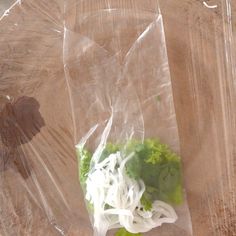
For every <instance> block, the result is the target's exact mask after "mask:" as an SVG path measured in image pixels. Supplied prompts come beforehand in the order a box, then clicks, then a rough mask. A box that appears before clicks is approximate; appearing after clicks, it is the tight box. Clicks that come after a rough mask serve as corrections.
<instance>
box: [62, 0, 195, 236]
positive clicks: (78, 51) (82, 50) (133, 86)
mask: <svg viewBox="0 0 236 236" xmlns="http://www.w3.org/2000/svg"><path fill="white" fill-rule="evenodd" d="M109 3H110V4H108V3H107V2H106V1H96V2H95V1H86V2H85V1H76V2H75V3H74V5H73V4H72V5H71V4H70V5H68V6H67V7H68V8H66V9H67V11H66V13H67V15H68V16H69V19H68V21H67V22H66V30H65V36H64V53H63V55H64V65H65V67H64V69H65V76H66V80H67V85H68V89H69V93H70V99H71V109H72V111H73V123H74V130H75V134H74V135H75V144H76V148H77V153H78V158H79V166H80V172H82V173H80V181H81V185H82V187H83V189H84V194H85V198H86V199H87V200H88V201H87V202H88V210H89V212H90V218H91V220H92V223H93V225H94V235H98V236H103V235H105V234H106V232H107V230H108V229H112V228H119V227H122V226H123V227H125V226H126V229H127V230H129V231H130V232H132V233H138V232H146V231H150V230H151V229H152V228H154V226H152V227H150V228H149V226H148V227H147V228H145V227H144V226H142V227H143V228H142V227H141V226H137V225H138V224H136V223H133V222H132V223H131V224H132V226H133V227H131V225H126V223H127V221H129V220H127V219H126V220H124V219H123V218H125V217H126V216H124V215H126V214H129V213H130V212H131V211H133V214H136V213H134V212H135V210H130V209H131V208H132V207H133V205H132V204H134V203H133V202H132V201H134V202H135V196H133V199H132V197H131V199H130V198H129V197H128V195H129V194H130V191H129V190H130V189H132V188H135V186H136V190H134V191H133V194H134V195H135V194H139V196H138V197H137V196H136V197H137V198H138V199H139V202H140V199H141V196H142V193H143V191H144V190H143V189H142V187H140V185H142V177H140V178H141V180H139V181H136V180H135V181H134V182H132V181H133V180H131V179H132V178H129V177H127V174H126V173H125V171H124V170H123V169H122V166H123V167H124V166H125V167H124V169H126V170H127V168H128V166H130V169H129V171H130V172H132V171H133V170H132V168H135V164H137V163H135V161H138V160H137V157H135V155H136V154H137V152H135V150H134V149H137V148H142V146H145V147H144V148H147V146H148V145H150V146H152V145H154V146H155V145H157V148H160V147H161V145H159V142H160V143H162V144H166V145H168V146H169V147H170V148H171V149H172V150H174V151H175V152H179V138H178V131H177V124H176V117H175V110H174V105H173V97H172V88H171V80H170V73H169V66H168V59H167V52H166V45H165V37H164V30H163V23H162V16H161V14H160V11H159V8H158V4H157V2H156V1H150V5H149V6H147V5H145V6H146V7H144V5H142V4H140V3H142V2H140V3H139V2H137V3H135V4H133V5H132V6H129V5H127V4H122V2H120V3H119V4H118V3H117V2H116V1H110V2H109ZM91 6H93V7H91ZM73 16H74V19H73ZM157 143H158V144H157ZM158 145H159V146H158ZM163 146H164V145H163ZM155 148H156V146H155ZM167 149H168V148H167ZM168 150H169V149H168ZM152 151H153V150H152V149H150V150H149V149H148V151H147V152H152ZM165 151H166V150H165ZM134 152H135V154H134ZM144 152H145V151H144ZM160 152H162V151H160ZM132 155H133V156H132ZM160 155H164V154H163V153H162V154H160ZM173 155H174V154H173ZM141 156H142V155H141ZM135 158H136V159H135ZM139 158H143V156H142V157H139ZM88 159H89V160H88ZM90 159H91V160H90ZM122 161H123V163H122ZM149 161H150V160H149ZM165 164H167V165H169V164H170V162H168V161H167V162H166V163H165ZM101 165H104V166H103V167H101ZM109 165H111V166H109ZM114 165H117V166H118V167H119V168H118V169H117V168H115V169H114ZM140 165H145V164H140ZM108 166H109V167H108ZM112 166H113V167H112ZM86 168H89V172H88V173H84V171H85V170H84V169H86ZM109 168H111V169H112V170H113V174H111V175H108V176H107V173H108V172H109V171H108V169H109ZM145 168H146V169H145ZM145 168H144V169H142V170H139V171H144V172H145V171H146V172H148V171H149V169H148V168H149V166H148V165H147V166H146V167H145ZM150 168H152V167H151V165H150ZM170 168H172V167H170ZM111 169H110V171H112V170H111ZM87 171H88V170H87ZM119 171H121V172H122V171H123V172H122V173H123V174H122V176H120V177H117V179H113V177H114V176H118V175H119V174H117V173H118V172H119ZM135 171H136V170H135ZM135 171H134V172H135ZM150 171H153V170H151V169H150ZM178 171H180V170H179V169H178ZM115 172H116V173H115ZM156 172H158V169H156ZM160 173H161V171H160ZM168 173H169V172H168ZM132 174H133V173H132ZM135 174H137V173H136V172H135V173H134V175H135ZM147 175H148V174H147ZM160 175H161V174H160ZM104 176H106V177H104ZM150 176H151V174H150ZM150 176H149V177H146V178H149V179H150ZM100 177H101V179H100ZM126 177H127V178H128V179H127V178H126ZM103 178H104V179H103ZM107 178H108V179H109V178H111V179H113V180H111V181H112V183H111V184H110V185H109V183H107V182H106V180H107ZM115 178H116V177H115ZM144 178H145V177H144ZM153 178H157V177H156V176H155V175H154V177H153ZM167 178H168V177H167ZM176 178H177V180H176V181H179V178H180V177H176ZM173 179H174V178H173ZM173 179H172V182H173ZM104 181H105V182H104ZM113 181H114V182H113ZM116 181H117V182H119V183H123V184H124V186H123V187H122V186H121V185H122V184H121V185H119V186H118V187H117V188H118V189H120V191H124V192H123V194H124V195H125V196H124V197H122V196H120V198H121V199H122V200H121V202H120V200H115V196H117V195H118V194H119V190H117V189H116V188H115V187H114V185H115V184H114V183H115V182H116ZM129 181H130V182H131V183H130V186H129V187H127V186H125V183H126V182H129ZM156 181H159V180H158V179H156ZM140 182H141V183H140ZM107 184H108V185H109V186H110V187H108V188H107V189H108V190H107V189H106V190H105V192H103V190H102V187H99V186H100V185H104V186H105V185H107ZM145 184H146V183H145ZM180 185H181V184H180ZM90 186H91V187H90ZM158 186H159V185H158ZM112 187H114V188H112ZM175 187H176V186H175ZM109 188H110V190H111V189H113V190H111V191H110V193H109ZM126 188H127V189H126ZM95 189H96V190H95ZM115 189H116V190H115ZM121 189H123V190H121ZM124 189H126V190H127V192H126V190H124ZM140 189H142V190H140ZM145 189H147V187H146V186H145ZM93 191H95V192H93ZM112 191H114V192H113V193H111V192H112ZM115 191H117V192H115ZM181 191H182V190H180V192H181ZM100 192H102V193H100ZM131 192H132V191H131ZM180 192H179V194H181V193H180ZM103 194H104V196H103V197H102V195H103ZM109 194H111V195H112V196H110V197H109V200H104V201H102V200H101V201H99V200H97V199H100V198H107V196H108V195H109ZM165 194H166V193H165ZM95 195H96V196H97V197H95ZM160 198H161V197H160ZM161 199H163V198H161ZM161 199H159V200H161ZM164 199H166V198H164ZM126 200H127V201H128V203H126V205H127V204H128V205H129V204H131V205H132V207H130V208H129V210H130V211H129V212H122V211H125V210H127V208H126V207H125V206H126V205H125V203H124V202H125V201H126ZM156 200H158V199H156ZM114 201H116V202H114ZM129 201H130V202H129ZM136 201H137V199H136ZM131 202H132V203H131ZM108 203H110V205H109V204H108ZM164 203H165V202H162V203H160V204H164ZM99 204H100V205H99ZM153 204H154V203H153ZM155 204H157V202H156V203H155ZM111 205H112V206H111ZM134 205H135V204H134ZM142 206H143V205H142ZM142 206H140V207H142ZM169 206H170V205H168V207H169ZM158 207H160V206H158ZM100 208H101V209H100ZM170 208H171V209H170V211H171V213H170V212H168V214H169V215H172V219H171V222H172V223H173V222H175V221H176V219H174V220H173V217H174V218H175V216H173V214H174V215H175V213H173V212H174V209H172V207H171V206H170ZM99 209H100V210H99ZM132 209H133V208H132ZM158 209H159V208H158ZM118 211H119V213H118ZM175 211H176V213H177V216H178V220H177V221H176V222H175V224H174V225H171V224H168V225H166V226H164V227H161V228H157V229H156V231H153V233H150V235H155V234H156V233H158V234H159V235H177V234H179V235H180V234H181V235H183V234H184V235H191V223H190V217H189V212H188V208H187V205H186V202H182V204H181V205H180V206H178V207H176V208H175ZM104 212H106V213H104ZM120 212H121V213H120ZM149 212H150V211H149ZM168 214H167V215H168ZM154 215H155V214H153V216H154ZM122 217H123V218H122ZM159 217H160V219H159V220H157V222H159V221H163V222H165V220H164V218H165V215H160V216H159ZM166 217H167V216H166ZM118 218H119V219H118ZM121 218H122V219H121ZM131 218H132V217H131ZM154 218H155V217H154ZM167 218H168V217H167ZM144 220H145V219H143V221H144ZM168 220H169V218H168V219H167V220H166V223H167V222H168ZM157 225H158V223H157ZM135 227H136V228H138V229H139V230H138V229H136V230H135V229H134V228H135Z"/></svg>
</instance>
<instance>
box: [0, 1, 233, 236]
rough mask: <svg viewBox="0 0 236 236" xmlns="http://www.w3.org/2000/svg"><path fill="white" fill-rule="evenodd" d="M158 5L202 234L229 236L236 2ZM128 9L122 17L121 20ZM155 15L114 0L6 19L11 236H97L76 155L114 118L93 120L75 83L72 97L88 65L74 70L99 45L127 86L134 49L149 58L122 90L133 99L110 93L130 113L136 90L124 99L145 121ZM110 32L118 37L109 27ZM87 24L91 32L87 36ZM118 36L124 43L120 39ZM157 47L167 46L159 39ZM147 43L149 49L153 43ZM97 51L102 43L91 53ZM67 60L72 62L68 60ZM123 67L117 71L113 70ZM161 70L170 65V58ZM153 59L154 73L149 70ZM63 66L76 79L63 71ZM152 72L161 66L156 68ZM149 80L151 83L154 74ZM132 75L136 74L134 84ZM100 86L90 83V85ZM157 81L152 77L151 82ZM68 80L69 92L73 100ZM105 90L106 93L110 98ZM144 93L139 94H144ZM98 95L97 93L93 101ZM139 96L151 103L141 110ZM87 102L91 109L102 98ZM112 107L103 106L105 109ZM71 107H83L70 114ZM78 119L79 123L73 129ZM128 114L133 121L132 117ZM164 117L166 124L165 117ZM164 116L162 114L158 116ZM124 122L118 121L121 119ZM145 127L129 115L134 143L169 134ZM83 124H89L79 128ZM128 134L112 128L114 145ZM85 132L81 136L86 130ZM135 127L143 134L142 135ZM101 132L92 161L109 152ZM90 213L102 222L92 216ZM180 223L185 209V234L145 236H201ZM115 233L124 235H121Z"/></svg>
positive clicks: (5, 204) (0, 169)
mask: <svg viewBox="0 0 236 236" xmlns="http://www.w3.org/2000/svg"><path fill="white" fill-rule="evenodd" d="M7 1H8V0H3V1H0V11H3V10H2V8H1V7H3V9H6V7H7V5H5V4H3V2H7ZM12 2H14V1H12ZM9 3H10V0H9ZM160 3H161V5H160V6H161V11H162V14H163V19H164V24H165V33H166V39H167V46H168V47H167V49H168V58H169V62H170V70H171V80H172V86H173V92H174V100H175V108H176V114H177V119H178V127H179V134H180V143H181V158H182V161H183V173H184V182H185V183H186V191H187V197H188V203H189V208H190V212H191V219H192V224H193V235H214V236H215V235H216V236H218V235H219V236H225V235H230V236H231V235H234V234H235V232H236V229H235V225H236V224H235V164H234V163H235V152H236V151H235V147H236V145H235V114H236V112H235V97H236V96H235V95H236V93H235V92H236V90H235V80H234V78H235V55H236V54H235V20H236V17H235V16H236V10H235V9H236V2H235V1H232V0H209V1H192V0H182V1H178V0H168V1H166V0H160ZM109 4H110V5H109ZM101 9H104V12H110V16H109V15H108V14H107V15H106V13H104V14H101ZM118 9H120V11H117V10H118ZM122 9H124V11H122ZM125 9H126V10H125ZM112 10H114V11H112ZM157 12H158V7H157V4H156V2H155V1H152V0H151V1H149V0H116V1H112V0H107V1H106V2H105V1H95V0H94V1H87V0H86V1H82V0H81V1H80V2H78V1H76V0H66V1H64V0H50V1H49V0H40V1H38V0H18V1H15V4H14V5H13V6H12V7H10V9H9V10H7V11H6V12H5V13H4V14H3V15H2V13H0V14H1V15H0V118H1V119H0V126H1V127H0V133H1V135H0V158H1V159H0V212H1V215H0V234H1V235H3V236H15V235H20V236H21V235H22V236H23V235H70V236H71V235H81V236H91V235H92V234H93V229H92V227H91V223H90V221H89V219H88V214H87V211H86V209H85V204H84V196H83V193H82V191H81V189H80V185H79V181H78V177H77V174H78V173H77V172H78V167H77V161H76V153H75V148H74V145H75V144H78V143H80V141H81V140H82V137H84V135H85V133H87V132H88V130H89V128H90V127H92V126H93V122H94V124H95V123H97V124H99V123H102V122H103V121H104V122H105V120H106V119H107V118H109V117H110V114H111V113H110V112H111V109H109V108H108V107H106V109H105V112H104V113H102V114H101V113H100V112H101V110H99V115H97V113H96V112H95V111H93V112H92V111H88V110H86V109H85V107H86V102H84V101H85V100H86V99H88V98H84V97H80V96H79V95H78V94H76V92H75V91H76V88H77V85H76V86H75V88H74V91H73V89H72V88H73V84H78V86H79V82H78V83H77V82H75V81H76V80H77V78H78V76H77V75H76V73H77V72H78V71H81V67H80V66H79V65H80V62H81V61H78V60H77V61H76V58H77V55H82V56H80V57H79V58H84V56H85V54H84V52H83V50H85V48H87V47H88V46H89V45H91V46H92V47H93V48H95V46H94V45H96V46H98V47H97V48H100V49H101V50H100V49H99V52H100V53H101V54H100V57H99V58H98V57H97V59H98V60H100V58H101V59H104V57H106V55H111V56H110V57H109V58H113V63H114V64H112V62H109V63H110V64H112V65H113V67H111V68H109V69H110V70H109V71H108V72H107V73H108V74H107V76H108V75H110V74H111V81H116V78H117V77H116V76H115V75H114V74H113V73H112V70H114V67H116V66H115V65H116V64H121V62H122V61H124V55H125V54H127V52H128V51H129V48H131V47H132V45H133V44H134V45H138V47H137V48H135V50H136V52H137V50H138V53H136V52H133V56H132V57H136V56H135V55H134V54H136V55H137V54H138V55H144V56H145V58H144V59H141V58H135V60H136V59H137V62H139V63H136V64H135V63H134V62H133V59H132V60H131V64H133V65H132V67H133V69H132V70H131V69H129V70H128V73H127V74H128V75H129V76H128V77H129V78H128V79H127V76H126V77H125V79H123V80H122V81H124V82H125V83H127V87H126V86H125V85H124V88H125V89H124V90H123V91H122V94H123V95H124V97H121V96H119V93H118V90H117V88H112V91H113V92H115V94H114V96H113V94H112V93H111V90H110V89H111V88H110V85H111V83H109V84H107V85H106V86H107V87H106V88H107V94H109V96H110V95H112V96H111V97H113V100H112V101H113V105H114V100H116V99H115V98H116V95H117V94H118V97H120V100H119V103H118V104H120V103H121V102H122V103H123V101H124V100H125V98H126V96H127V93H128V94H129V92H130V94H129V97H130V99H128V100H127V99H126V100H127V102H126V100H125V102H126V103H125V104H126V105H125V107H126V108H129V109H130V111H136V112H137V116H138V117H139V118H140V117H141V116H142V115H144V112H143V110H142V109H143V108H142V107H141V108H142V109H141V108H140V109H139V110H137V107H136V105H139V104H141V103H142V102H143V100H142V99H143V98H144V97H150V96H149V95H150V94H151V93H152V92H151V91H150V90H149V91H148V93H146V95H145V94H144V93H143V92H142V88H145V84H143V86H142V87H138V83H136V82H134V81H140V79H139V78H138V76H139V75H137V74H138V71H140V70H141V69H143V68H144V67H145V65H146V67H148V66H147V64H150V61H151V59H150V58H146V56H147V54H146V53H145V52H144V54H143V53H141V52H140V51H142V50H144V47H150V48H152V49H153V40H150V39H146V38H145V37H146V36H147V34H148V32H149V31H150V32H152V34H153V35H156V34H157V33H154V32H153V28H151V29H150V28H148V25H149V24H150V23H151V22H152V21H153V20H154V19H156V15H157ZM112 14H114V16H113V17H111V15H112ZM91 15H93V19H91ZM105 15H106V16H105ZM121 15H122V16H121ZM100 17H101V19H100ZM86 18H87V23H86V24H84V26H83V27H82V26H81V22H82V20H86ZM89 18H90V20H89ZM105 18H106V19H108V21H110V20H109V19H112V23H111V22H110V23H107V24H105V25H104V26H103V25H102V24H101V23H104V22H105V21H107V20H106V19H105ZM122 19H123V20H122ZM127 19H129V21H128V20H127ZM126 20H127V21H128V24H127V30H124V32H123V33H122V35H120V36H119V34H120V32H121V30H122V28H123V29H124V28H125V27H124V26H123V25H124V24H125V23H124V22H126ZM99 22H100V23H99ZM119 22H120V24H119ZM64 23H65V24H64ZM112 24H114V26H116V29H115V28H114V29H113V30H112V29H111V27H112V26H111V25H112ZM155 24H156V25H157V24H159V23H155ZM155 24H154V25H155ZM86 25H87V26H88V28H87V29H85V26H86ZM93 26H94V27H93ZM120 27H121V29H120ZM80 29H82V31H80ZM106 29H107V31H106ZM145 29H147V32H146V33H145V34H144V36H145V37H141V38H140V40H138V43H134V42H135V41H136V40H137V39H138V36H140V35H141V32H143V31H145ZM78 32H79V33H83V34H84V35H87V36H88V35H89V36H90V40H88V39H86V40H85V41H84V43H82V42H81V41H80V40H78V39H81V37H80V36H78ZM123 35H125V36H124V37H123ZM64 36H65V37H64ZM121 36H122V37H121ZM155 37H156V36H155ZM118 38H120V40H116V39H118ZM91 39H92V40H91ZM95 39H96V40H95ZM109 39H110V40H109ZM112 39H114V40H112ZM142 39H144V41H145V46H144V44H142ZM158 40H159V41H160V38H158ZM93 41H95V42H93ZM147 41H148V43H147V44H149V42H150V45H147V44H146V42H147ZM88 42H92V43H91V44H88ZM63 44H64V53H63ZM79 45H81V48H79ZM84 46H86V47H84ZM157 47H158V46H157V45H155V48H154V50H153V51H152V53H151V54H150V55H149V56H150V57H151V55H153V52H154V55H156V52H157V51H156V50H157ZM88 49H89V48H87V50H86V51H88ZM92 50H93V49H92ZM96 50H97V49H96ZM120 50H121V51H120ZM69 51H70V55H68V52H69ZM90 52H91V51H90ZM162 52H163V53H164V56H163V57H162V58H166V53H165V52H164V51H163V48H162ZM114 54H117V56H116V55H114ZM131 54H132V53H131ZM63 56H64V59H63ZM117 57H118V58H119V59H118V62H119V63H117V62H115V61H116V60H115V59H117ZM74 58H75V60H74ZM88 58H89V57H88ZM160 58H161V57H160ZM63 60H64V61H63ZM161 60H162V62H163V59H161ZM143 61H144V62H145V63H146V61H147V63H146V64H145V63H140V62H143ZM64 62H65V63H66V64H65V66H66V68H65V72H66V73H67V74H65V73H64ZM75 62H76V63H75ZM93 62H94V59H93V57H92V58H91V61H89V60H87V61H86V60H84V61H83V63H82V65H84V64H86V63H88V64H89V65H91V64H92V63H93ZM109 63H108V64H109ZM151 63H154V62H153V61H151ZM143 64H144V65H143ZM73 65H74V66H73ZM121 65H122V64H121ZM150 65H151V67H152V68H153V67H154V65H153V64H150ZM158 65H159V64H158ZM139 66H140V68H139ZM73 67H74V68H73ZM121 67H122V66H121ZM88 68H90V67H88ZM99 68H101V67H99ZM99 68H95V69H94V71H99ZM106 68H107V67H106ZM166 68H168V67H166ZM91 71H92V70H91V68H90V72H91ZM117 71H122V68H121V70H119V69H118V68H116V69H115V72H117ZM145 71H146V69H145ZM149 72H150V74H152V72H151V71H149ZM73 73H74V74H73ZM99 73H100V77H99V76H98V78H99V81H101V80H102V79H101V75H102V74H103V72H101V71H100V72H99ZM132 73H133V74H134V75H135V76H132ZM82 74H85V73H84V72H83V73H82ZM145 74H147V72H145V73H144V75H145ZM65 75H66V77H67V78H66V80H65ZM69 76H70V77H71V81H70V77H69ZM91 76H92V75H91ZM91 76H88V77H87V75H86V78H82V81H83V80H87V78H91ZM107 76H105V77H106V78H107ZM105 77H104V78H105ZM151 77H152V76H151ZM80 79H81V76H80ZM142 79H143V76H142ZM149 80H150V78H149V76H148V80H147V81H149ZM109 81H110V80H109ZM168 81H169V82H168ZM67 82H68V83H69V84H68V87H69V88H70V90H71V91H70V94H71V98H70V99H69V97H68V91H67V85H66V83H67ZM84 82H86V81H84ZM156 83H159V82H158V80H157V81H156V82H155V83H154V86H157V84H156ZM169 83H170V80H169V79H168V78H166V77H165V78H164V81H163V83H159V84H162V85H164V84H165V85H167V84H168V86H167V90H168V91H170V97H172V93H171V89H170V84H169ZM81 84H83V83H81ZM149 87H150V86H149ZM157 87H158V86H157ZM167 90H166V93H165V94H164V98H162V100H160V101H161V102H162V103H165V102H167V101H170V104H171V105H170V106H171V107H173V104H172V98H170V99H169V98H167V97H168V94H169V92H168V91H167ZM98 91H99V90H98ZM100 91H101V92H102V91H104V90H103V89H102V88H101V90H100ZM136 91H139V92H141V93H140V94H138V93H137V92H136ZM157 91H158V89H157ZM159 91H160V90H159ZM87 92H88V89H86V90H85V91H83V94H86V93H87ZM92 94H95V92H94V91H92ZM104 95H105V93H104ZM137 95H138V96H137ZM96 96H99V98H101V97H102V96H103V94H96ZM135 96H136V97H137V98H135ZM140 96H141V98H142V99H141V100H139V97H140ZM77 98H80V100H78V99H77ZM89 98H90V99H91V101H92V100H93V99H94V96H93V97H91V96H89ZM70 100H71V101H70ZM107 100H108V99H107V98H105V99H104V103H106V101H107ZM157 100H159V97H157ZM81 101H83V103H81ZM150 101H151V100H148V103H147V104H148V108H150V109H151V110H152V112H153V113H154V114H155V111H154V110H153V107H152V105H151V103H150ZM71 102H72V103H73V102H74V105H73V104H72V107H71ZM88 103H89V102H88ZM132 103H134V104H136V105H135V107H134V108H133V106H131V104H132ZM157 104H158V103H156V105H157ZM80 106H82V107H80ZM96 106H97V105H96ZM96 106H95V107H96ZM88 107H90V104H88ZM113 107H115V109H113V111H115V110H117V109H118V110H119V106H118V105H117V106H113ZM130 107H131V108H130ZM71 108H72V109H71ZM83 110H86V113H87V112H88V113H89V114H92V113H94V114H95V117H94V118H93V119H92V118H91V117H89V119H87V120H88V122H89V123H88V124H87V123H86V122H87V121H86V119H85V118H84V115H83V114H82V113H81V111H83ZM120 110H121V109H120ZM167 111H168V112H169V111H172V112H173V114H174V110H173V108H171V109H170V110H166V112H167ZM72 112H74V116H73V117H74V118H75V119H72V116H71V114H72ZM126 113H128V114H130V112H128V111H127V112H126ZM150 113H151V112H150ZM150 113H148V114H150ZM156 113H157V111H156ZM116 114H117V113H116ZM145 114H146V113H145ZM161 114H164V111H163V110H161ZM157 115H158V117H159V116H160V114H159V113H158V114H157ZM96 117H97V118H96ZM114 117H115V118H117V116H116V115H115V116H114ZM163 117H164V116H163ZM166 117H167V114H166V116H165V118H166ZM170 117H171V116H170ZM139 118H137V117H136V119H135V123H134V122H132V121H130V119H131V118H130V115H129V116H128V118H127V119H128V123H129V124H130V123H132V126H133V127H135V129H134V130H135V132H134V134H135V135H136V136H134V137H138V136H139V137H141V136H142V135H143V134H142V132H143V131H142V130H144V131H145V134H147V135H145V137H144V139H145V138H146V137H148V136H149V134H151V133H153V135H154V136H155V137H156V136H159V133H156V128H153V125H152V123H153V124H154V125H155V122H157V120H153V119H151V118H150V117H146V118H145V119H146V120H147V122H146V123H145V125H144V126H143V125H140V124H141V123H140V119H139ZM122 119H123V120H124V118H122V116H121V118H120V120H121V122H122ZM73 120H74V125H73ZM80 120H81V121H82V122H83V123H79V121H80ZM116 120H119V119H118V118H117V119H116ZM113 121H114V122H115V120H113ZM173 121H174V122H173V132H171V131H170V130H169V131H168V133H167V136H166V138H165V142H166V143H167V144H168V145H169V146H170V147H171V148H172V149H173V150H174V151H175V152H177V153H178V152H179V151H178V149H179V144H178V138H177V139H175V138H176V137H177V133H176V124H175V119H173ZM163 122H164V121H163ZM165 122H167V120H165ZM113 124H115V123H113ZM147 124H148V125H147ZM162 124H163V123H162ZM104 125H105V123H104ZM123 125H124V124H123ZM123 125H122V124H121V123H119V122H118V127H121V128H122V129H121V130H120V131H122V130H123V132H121V133H119V132H118V131H117V132H116V133H115V132H114V128H113V127H114V125H113V126H112V129H111V132H110V133H109V135H110V136H109V139H108V140H109V141H110V140H111V138H110V137H113V140H114V141H113V140H112V142H115V141H116V140H117V141H116V142H118V138H117V137H118V136H119V135H118V133H119V134H120V140H121V141H122V139H123V138H122V137H123V136H125V133H128V134H130V130H129V129H128V131H124V129H123V127H124V126H123ZM127 126H128V125H127ZM167 126H168V123H166V127H167ZM74 127H76V130H74ZM83 127H84V128H83ZM86 127H87V128H86ZM99 127H101V125H100V126H99ZM104 127H105V126H104ZM158 127H160V126H159V125H158ZM19 128H20V129H19ZM79 128H83V129H82V131H80V130H79ZM136 128H141V130H139V131H138V130H137V129H136ZM158 129H159V128H158ZM97 131H98V130H97ZM102 131H103V129H102V128H100V130H99V132H100V133H99V132H97V133H95V134H96V136H95V134H94V135H93V137H91V138H90V139H88V142H87V143H86V145H85V146H86V147H87V148H88V149H89V150H90V151H91V152H93V151H94V150H95V148H96V143H95V142H97V143H98V142H99V135H100V134H101V133H102ZM159 131H160V130H159ZM159 131H158V132H159ZM73 132H74V133H73ZM160 133H161V131H160ZM170 133H173V134H174V137H175V138H174V139H175V140H174V139H173V140H171V139H170V137H169V134H170ZM94 137H97V139H94ZM127 139H128V138H127ZM96 140H97V141H96ZM182 210H183V211H186V214H185V213H184V212H182V213H181V212H180V211H182ZM90 212H91V216H92V211H90ZM182 215H185V216H187V215H188V211H187V207H181V209H178V216H179V221H178V222H176V223H177V224H176V225H173V224H172V225H170V224H166V225H165V224H164V225H163V226H162V227H159V228H157V229H156V230H154V231H152V232H150V233H147V235H157V234H160V235H166V236H170V235H175V236H176V235H191V233H189V232H191V229H186V227H188V226H189V227H191V226H190V224H188V223H186V222H185V217H180V216H182ZM91 218H92V217H91ZM185 229H186V230H185ZM110 234H111V235H114V234H113V232H111V233H110Z"/></svg>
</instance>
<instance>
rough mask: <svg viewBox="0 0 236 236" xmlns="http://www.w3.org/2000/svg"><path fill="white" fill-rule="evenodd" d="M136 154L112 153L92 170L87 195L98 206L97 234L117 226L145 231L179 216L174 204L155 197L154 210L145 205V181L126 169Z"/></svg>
mask: <svg viewBox="0 0 236 236" xmlns="http://www.w3.org/2000/svg"><path fill="white" fill-rule="evenodd" d="M133 155H134V153H131V154H130V155H129V156H127V157H125V158H123V157H122V154H121V152H117V153H114V154H111V155H109V156H108V157H107V158H106V159H105V160H104V161H102V162H100V163H97V164H96V165H95V166H93V168H92V170H91V171H90V173H89V174H88V178H87V181H86V199H87V200H88V201H89V202H90V203H91V204H93V206H94V227H95V236H104V235H106V232H107V231H108V230H109V229H111V228H117V227H125V228H126V229H127V230H128V231H129V232H131V233H143V232H147V231H149V230H151V229H152V228H156V227H158V226H161V225H162V224H163V223H174V222H175V221H176V220H177V215H176V213H175V210H174V209H173V207H172V206H170V205H169V204H167V203H165V202H163V201H155V202H154V203H153V206H152V209H151V210H150V211H144V210H143V209H142V205H141V203H140V200H141V197H142V195H143V193H144V191H145V184H144V182H143V181H142V180H138V181H137V180H134V179H131V178H129V177H128V176H127V175H126V173H125V164H126V163H127V161H129V160H130V159H131V158H132V157H133Z"/></svg>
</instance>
